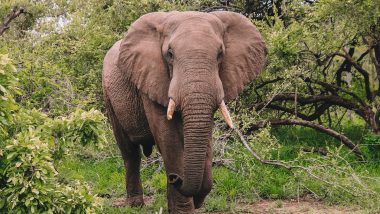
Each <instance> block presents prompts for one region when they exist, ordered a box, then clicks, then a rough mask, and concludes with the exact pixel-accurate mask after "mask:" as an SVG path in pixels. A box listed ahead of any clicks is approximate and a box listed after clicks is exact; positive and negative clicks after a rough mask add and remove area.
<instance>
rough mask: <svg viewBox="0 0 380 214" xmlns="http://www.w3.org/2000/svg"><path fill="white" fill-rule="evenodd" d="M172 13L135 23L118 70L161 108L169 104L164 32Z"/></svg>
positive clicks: (128, 35)
mask: <svg viewBox="0 0 380 214" xmlns="http://www.w3.org/2000/svg"><path fill="white" fill-rule="evenodd" d="M171 14H172V13H165V12H156V13H149V14H146V15H144V16H142V17H140V18H139V19H138V20H137V21H135V22H134V23H133V24H132V25H131V26H130V28H129V29H128V32H127V33H126V36H125V37H124V39H123V40H122V41H121V44H120V54H119V59H118V67H119V69H120V70H121V71H122V72H123V74H124V75H126V78H128V79H129V80H130V81H131V82H132V83H133V84H135V85H136V87H137V88H138V89H139V90H140V91H141V92H143V93H144V94H146V95H148V97H149V98H150V99H151V100H153V101H156V102H158V103H159V104H161V105H164V106H167V104H168V90H169V84H170V77H169V73H168V71H167V65H166V63H165V61H164V58H163V56H162V53H161V52H162V51H161V47H162V40H163V38H162V34H161V32H160V31H161V30H160V29H162V26H163V23H164V21H165V19H166V18H167V17H168V16H170V15H171Z"/></svg>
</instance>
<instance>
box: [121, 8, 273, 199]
mask: <svg viewBox="0 0 380 214" xmlns="http://www.w3.org/2000/svg"><path fill="white" fill-rule="evenodd" d="M266 53H267V50H266V47H265V43H264V41H263V39H262V37H261V35H260V33H259V32H258V31H257V29H256V27H255V26H254V25H253V24H252V23H251V22H250V21H249V20H248V19H247V18H245V17H244V16H242V15H240V14H237V13H233V12H226V11H218V12H212V13H201V12H169V13H165V12H156V13H150V14H147V15H144V16H142V17H141V18H140V19H138V20H137V21H136V22H135V23H133V24H132V25H131V26H130V28H129V30H128V32H127V34H126V36H125V37H124V39H123V40H122V42H121V45H120V55H119V59H118V67H119V68H120V69H121V71H122V72H123V73H124V74H125V75H126V76H127V78H128V79H129V80H130V81H131V82H133V83H134V84H135V85H136V87H137V88H138V89H139V90H140V91H141V92H142V93H144V94H146V95H147V96H148V97H149V98H150V99H151V100H153V101H155V102H157V103H159V104H161V105H162V106H165V107H168V114H167V117H168V119H171V117H172V115H173V112H174V110H175V109H176V110H178V111H179V112H180V113H181V114H179V115H181V116H182V121H183V129H184V130H183V133H184V154H185V155H184V175H183V178H182V177H180V176H179V175H176V174H171V175H169V182H170V183H172V184H174V185H175V187H176V188H177V189H178V190H179V191H180V192H181V193H182V194H183V195H186V196H193V195H195V194H197V192H198V191H199V189H200V187H201V184H202V177H203V171H204V165H205V158H206V149H207V144H208V143H210V142H211V138H212V129H213V114H214V113H215V111H216V110H217V109H218V107H220V106H221V107H222V110H223V114H224V115H225V116H226V118H227V120H228V117H229V116H228V112H227V111H226V108H225V105H224V101H226V102H228V101H229V100H231V99H234V98H236V97H237V96H238V94H239V93H240V92H241V91H242V90H243V88H244V86H245V85H246V84H248V83H249V82H251V81H252V80H253V79H254V78H255V77H256V76H257V75H258V74H259V73H260V72H261V71H262V70H263V67H264V64H265V61H266ZM227 122H228V121H227ZM229 123H230V124H229V125H231V126H232V123H231V122H230V121H229Z"/></svg>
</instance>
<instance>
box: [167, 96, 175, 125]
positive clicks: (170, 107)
mask: <svg viewBox="0 0 380 214" xmlns="http://www.w3.org/2000/svg"><path fill="white" fill-rule="evenodd" d="M174 110H175V102H174V100H173V99H172V98H170V99H169V104H168V111H167V113H166V118H167V119H168V120H171V119H172V118H173V113H174Z"/></svg>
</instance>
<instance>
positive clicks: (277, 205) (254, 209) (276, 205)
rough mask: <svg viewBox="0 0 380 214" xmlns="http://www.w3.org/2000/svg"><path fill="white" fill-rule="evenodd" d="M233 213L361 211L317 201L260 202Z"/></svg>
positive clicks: (356, 213) (338, 213)
mask: <svg viewBox="0 0 380 214" xmlns="http://www.w3.org/2000/svg"><path fill="white" fill-rule="evenodd" d="M203 213H207V212H203ZM208 213H212V214H226V213H231V212H208ZM235 213H254V214H346V213H350V214H361V213H364V212H363V211H361V210H359V209H356V208H349V207H342V206H329V205H326V204H323V203H321V202H317V201H299V202H298V201H293V200H287V201H282V200H276V201H273V200H260V201H257V202H256V203H254V204H240V205H239V206H238V207H237V211H236V212H235Z"/></svg>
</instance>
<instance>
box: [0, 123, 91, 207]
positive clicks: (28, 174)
mask: <svg viewBox="0 0 380 214" xmlns="http://www.w3.org/2000/svg"><path fill="white" fill-rule="evenodd" d="M38 134H39V133H38V131H36V130H33V129H30V130H29V131H26V132H22V133H19V134H18V135H17V137H16V139H13V140H11V142H9V144H8V145H7V146H6V147H5V149H4V150H3V151H2V152H1V153H2V154H1V157H0V158H1V159H3V164H4V165H2V167H4V170H3V171H2V175H1V176H2V180H3V181H5V183H3V184H2V185H1V186H0V187H1V188H0V195H1V199H0V200H1V201H0V211H3V212H6V213H7V212H13V213H40V212H43V211H46V212H47V213H84V212H87V213H88V212H90V213H91V212H94V211H95V208H96V206H97V201H96V198H94V197H93V195H91V192H90V191H89V187H88V186H86V185H85V184H80V183H78V182H77V183H76V184H75V186H73V185H72V186H70V185H65V184H62V183H60V182H59V181H58V180H57V175H58V172H57V171H56V170H55V168H54V165H53V158H52V154H51V150H50V148H49V144H48V143H45V142H43V141H42V140H41V139H40V136H38Z"/></svg>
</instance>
